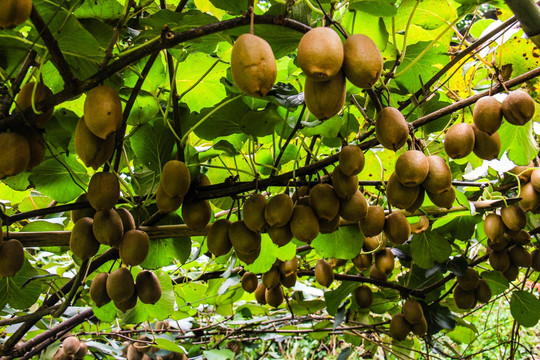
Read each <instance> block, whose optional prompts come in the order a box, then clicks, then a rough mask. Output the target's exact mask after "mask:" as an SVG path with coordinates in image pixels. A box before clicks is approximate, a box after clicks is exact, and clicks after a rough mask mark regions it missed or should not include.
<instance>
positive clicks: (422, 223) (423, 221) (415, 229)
mask: <svg viewBox="0 0 540 360" xmlns="http://www.w3.org/2000/svg"><path fill="white" fill-rule="evenodd" d="M428 228H429V219H428V217H427V216H425V215H422V216H420V218H419V219H418V221H417V222H415V223H414V224H411V232H412V233H413V234H421V233H423V232H424V231H426V230H427V229H428Z"/></svg>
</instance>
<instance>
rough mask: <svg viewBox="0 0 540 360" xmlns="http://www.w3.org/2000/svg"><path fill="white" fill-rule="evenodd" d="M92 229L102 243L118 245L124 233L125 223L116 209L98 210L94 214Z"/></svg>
mask: <svg viewBox="0 0 540 360" xmlns="http://www.w3.org/2000/svg"><path fill="white" fill-rule="evenodd" d="M92 231H93V232H94V237H95V238H96V240H97V241H99V242H100V243H101V244H104V245H109V246H113V247H118V245H119V244H120V241H122V235H124V224H123V223H122V218H121V217H120V215H118V213H117V212H116V210H114V209H109V210H103V211H98V212H96V214H95V215H94V223H93V225H92Z"/></svg>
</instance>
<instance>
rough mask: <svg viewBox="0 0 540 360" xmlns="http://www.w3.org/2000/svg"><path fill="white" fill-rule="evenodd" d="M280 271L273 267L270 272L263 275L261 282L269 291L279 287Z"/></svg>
mask: <svg viewBox="0 0 540 360" xmlns="http://www.w3.org/2000/svg"><path fill="white" fill-rule="evenodd" d="M279 277H280V273H279V269H278V267H277V266H276V265H273V266H272V267H271V268H270V270H268V271H267V272H265V273H263V274H262V277H261V281H262V283H263V284H264V286H265V287H266V288H267V289H271V288H273V287H276V286H278V285H279Z"/></svg>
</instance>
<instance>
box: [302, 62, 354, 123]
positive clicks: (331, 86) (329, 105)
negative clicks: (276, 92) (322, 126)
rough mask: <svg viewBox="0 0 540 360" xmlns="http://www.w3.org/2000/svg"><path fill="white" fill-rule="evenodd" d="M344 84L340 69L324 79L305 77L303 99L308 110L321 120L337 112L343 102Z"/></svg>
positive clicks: (345, 90)
mask: <svg viewBox="0 0 540 360" xmlns="http://www.w3.org/2000/svg"><path fill="white" fill-rule="evenodd" d="M346 85H347V82H346V81H345V75H343V72H342V71H340V72H339V73H337V74H336V75H335V76H333V77H331V78H330V79H328V80H325V81H317V80H313V79H310V78H309V77H306V83H305V86H304V100H305V102H306V106H307V108H308V110H309V111H310V112H311V113H312V114H313V116H315V117H316V118H317V119H319V120H321V121H323V120H327V119H330V118H331V117H333V116H334V115H336V114H337V113H339V111H340V110H341V108H342V107H343V105H344V104H345V96H346V95H347V86H346Z"/></svg>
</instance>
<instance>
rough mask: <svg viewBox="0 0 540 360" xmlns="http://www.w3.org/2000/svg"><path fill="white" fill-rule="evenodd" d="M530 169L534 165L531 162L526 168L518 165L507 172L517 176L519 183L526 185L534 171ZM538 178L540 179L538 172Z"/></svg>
mask: <svg viewBox="0 0 540 360" xmlns="http://www.w3.org/2000/svg"><path fill="white" fill-rule="evenodd" d="M532 167H534V163H533V162H532V161H531V162H530V163H529V165H528V166H524V165H518V166H515V167H514V168H512V169H511V170H510V171H509V172H510V173H512V174H514V175H517V176H518V178H519V181H521V182H523V183H526V182H528V181H529V180H530V178H531V174H532V172H533V171H534V169H531V168H532ZM538 177H540V171H539V174H538Z"/></svg>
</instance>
